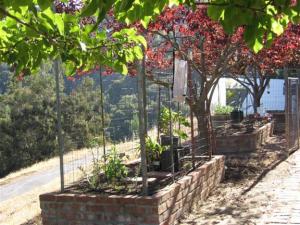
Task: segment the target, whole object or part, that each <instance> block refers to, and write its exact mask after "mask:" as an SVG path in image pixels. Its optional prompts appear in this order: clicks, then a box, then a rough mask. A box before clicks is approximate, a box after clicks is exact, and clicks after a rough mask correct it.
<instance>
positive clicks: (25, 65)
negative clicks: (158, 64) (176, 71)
mask: <svg viewBox="0 0 300 225" xmlns="http://www.w3.org/2000/svg"><path fill="white" fill-rule="evenodd" d="M63 2H66V1H63ZM195 2H196V1H195V0H106V1H102V0H86V1H84V3H85V5H84V7H83V8H81V9H73V10H74V11H76V10H78V11H77V12H74V13H70V14H66V13H56V12H55V7H53V4H54V3H53V1H50V0H26V1H24V0H23V1H16V0H14V1H11V0H3V1H1V2H0V17H1V21H0V60H1V61H2V62H6V63H8V64H9V65H10V66H12V67H13V68H14V70H15V74H17V75H20V74H21V75H28V74H31V73H35V72H36V71H37V70H38V69H39V66H40V65H41V64H42V62H43V61H45V60H49V59H50V60H52V59H56V58H61V60H62V62H63V63H64V65H65V68H66V73H67V74H68V75H73V74H74V73H75V71H76V70H77V69H81V70H90V69H93V68H94V67H95V65H99V64H100V65H106V66H109V67H111V68H113V69H114V70H115V71H117V72H120V73H122V74H127V73H128V69H127V66H128V63H132V62H134V61H135V60H138V59H141V58H142V57H143V54H142V50H141V47H140V46H142V45H144V47H146V41H145V39H144V38H143V37H142V36H141V35H138V33H137V32H136V30H135V29H133V28H124V29H121V30H120V31H116V32H114V33H112V34H110V33H108V31H106V28H105V27H102V28H103V29H98V28H99V25H100V24H101V26H105V23H102V22H103V20H104V18H105V17H106V15H107V14H108V12H109V11H111V10H112V11H113V12H114V16H115V17H116V18H117V20H119V21H120V22H125V23H127V24H132V23H134V22H137V21H139V22H140V23H141V24H142V25H143V26H144V27H147V25H148V24H149V22H150V21H151V20H153V19H154V18H155V17H156V16H158V15H159V14H160V13H161V12H162V11H163V10H164V9H165V7H166V6H172V5H179V4H186V5H188V6H192V7H195ZM204 4H207V5H210V4H211V5H210V6H209V8H208V14H209V16H210V17H211V18H213V19H214V20H218V21H220V22H221V24H222V25H223V27H224V28H225V30H226V31H227V32H228V33H232V32H233V31H234V30H235V29H236V28H237V27H239V26H244V28H245V35H244V39H245V41H246V42H247V44H248V45H249V46H250V47H251V48H252V49H253V50H254V51H255V52H258V51H259V50H260V49H261V48H263V47H264V46H265V45H269V44H270V43H271V42H272V40H274V38H275V37H276V36H278V35H280V34H282V32H283V31H284V29H285V28H286V27H287V24H288V23H289V22H290V21H291V22H294V23H296V22H299V18H300V16H299V12H300V2H299V1H296V3H295V5H292V6H291V5H290V1H289V0H281V1H269V0H255V1H253V0H231V1H228V0H213V1H210V3H207V2H206V3H204ZM91 17H93V18H96V23H95V24H93V25H90V24H89V25H85V26H82V23H81V21H82V19H86V18H91ZM265 37H267V43H264V41H263V40H264V38H265Z"/></svg>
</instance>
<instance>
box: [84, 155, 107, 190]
mask: <svg viewBox="0 0 300 225" xmlns="http://www.w3.org/2000/svg"><path fill="white" fill-rule="evenodd" d="M92 156H93V161H92V171H91V172H90V173H89V172H87V170H85V169H84V168H83V167H82V166H80V167H79V170H80V171H81V172H82V173H83V175H84V177H85V178H86V181H87V183H88V186H89V189H91V190H97V189H99V187H100V185H101V182H100V176H101V172H102V162H101V160H99V159H98V158H97V157H95V155H94V152H93V151H92Z"/></svg>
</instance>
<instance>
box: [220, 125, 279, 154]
mask: <svg viewBox="0 0 300 225" xmlns="http://www.w3.org/2000/svg"><path fill="white" fill-rule="evenodd" d="M273 129H274V123H273V122H270V123H267V124H265V125H264V126H262V127H260V128H259V129H257V130H254V131H253V132H251V133H246V134H233V135H230V136H229V135H226V136H219V137H216V154H240V153H248V152H255V151H256V150H257V149H258V148H260V147H261V146H262V145H263V144H265V143H266V141H267V140H268V138H269V137H270V136H271V135H272V134H273Z"/></svg>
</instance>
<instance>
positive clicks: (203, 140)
mask: <svg viewBox="0 0 300 225" xmlns="http://www.w3.org/2000/svg"><path fill="white" fill-rule="evenodd" d="M209 113H210V110H209V108H208V109H207V108H206V101H204V100H202V101H199V102H198V103H197V105H196V106H195V108H194V114H195V116H196V118H197V122H198V136H197V137H196V148H195V150H196V151H195V154H196V155H200V154H202V153H204V152H207V151H208V149H209V143H210V140H209V124H210V123H209Z"/></svg>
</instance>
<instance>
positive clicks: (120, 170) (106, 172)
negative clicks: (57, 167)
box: [79, 146, 128, 190]
mask: <svg viewBox="0 0 300 225" xmlns="http://www.w3.org/2000/svg"><path fill="white" fill-rule="evenodd" d="M92 155H93V161H92V168H91V171H90V172H88V171H87V170H86V169H84V168H83V167H79V169H80V170H81V171H82V173H83V175H84V177H85V178H86V181H87V183H88V188H89V189H91V190H99V188H101V183H102V182H101V177H104V179H105V180H106V181H107V182H108V184H112V185H113V186H114V187H116V184H117V182H119V181H121V180H123V179H125V178H126V176H127V174H128V170H127V167H126V166H125V164H124V163H123V159H122V157H121V156H120V155H119V153H118V152H117V149H116V147H115V146H114V147H112V149H111V151H110V152H109V153H108V154H107V155H106V161H104V157H103V159H98V158H97V157H95V155H94V153H93V152H92Z"/></svg>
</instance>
